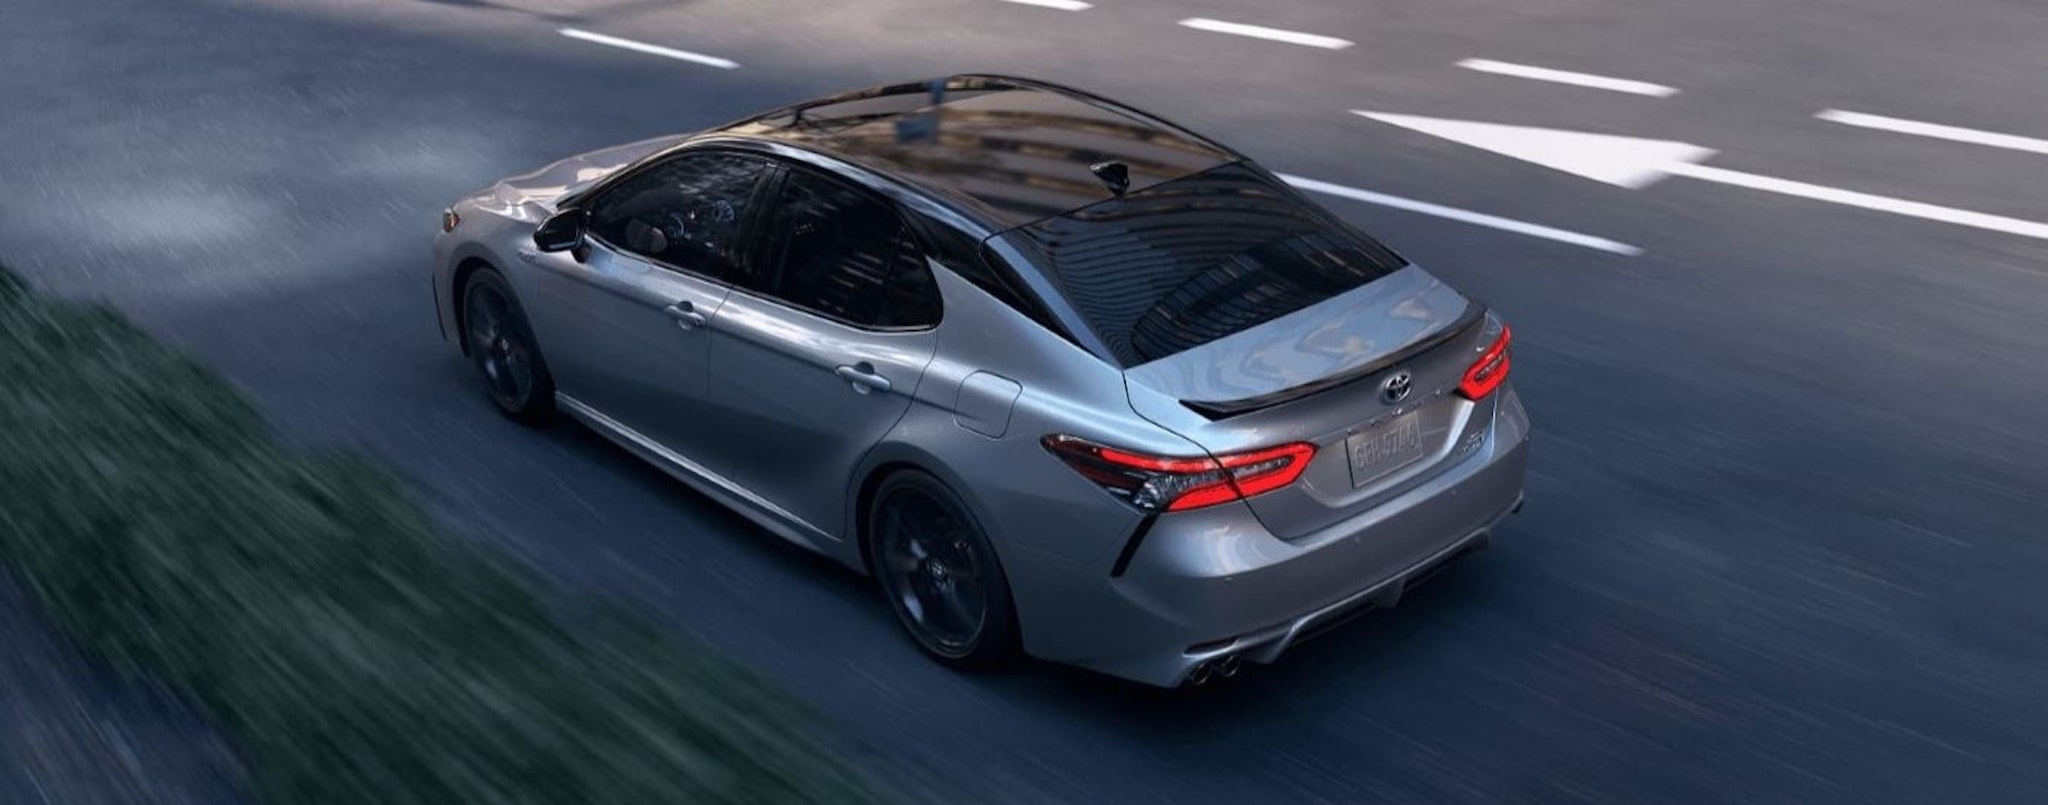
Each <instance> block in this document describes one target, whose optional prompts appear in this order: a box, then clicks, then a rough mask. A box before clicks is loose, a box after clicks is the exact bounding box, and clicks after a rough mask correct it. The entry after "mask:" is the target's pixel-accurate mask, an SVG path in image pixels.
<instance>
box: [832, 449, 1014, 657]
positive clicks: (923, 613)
mask: <svg viewBox="0 0 2048 805" xmlns="http://www.w3.org/2000/svg"><path fill="white" fill-rule="evenodd" d="M867 526H868V531H867V533H868V535H869V539H868V566H869V567H870V568H871V569H872V570H873V571H874V577H875V582H876V585H877V586H878V587H880V588H881V591H882V596H883V597H884V598H885V599H887V600H888V602H889V608H890V609H891V610H892V611H894V612H895V613H896V619H897V621H898V622H900V623H901V624H902V625H903V629H904V631H905V632H907V633H909V635H910V637H911V639H912V640H913V641H915V642H916V643H917V645H918V648H920V649H923V650H924V652H925V654H926V655H928V656H930V657H931V658H933V659H935V660H937V661H939V662H940V663H942V664H944V665H948V666H952V667H954V668H959V669H964V670H992V669H996V668H1001V667H1005V666H1008V665H1011V664H1013V663H1014V662H1015V661H1016V660H1017V658H1018V656H1020V654H1021V651H1020V647H1019V641H1018V629H1017V611H1016V607H1015V606H1013V605H1012V602H1011V598H1010V584H1009V580H1008V579H1007V578H1005V576H1004V575H1003V568H1002V563H1001V562H1000V561H998V560H997V558H996V552H995V547H994V546H993V545H991V544H990V543H989V541H988V537H987V535H985V534H984V533H983V532H982V530H981V527H980V526H979V525H978V524H976V523H975V520H974V516H973V515H972V514H971V513H970V512H969V511H968V510H967V506H966V505H965V504H963V503H961V502H960V498H959V497H958V496H956V495H954V494H953V493H952V491H951V490H949V489H947V488H946V486H945V484H942V483H940V482H939V480H938V479H936V478H933V477H932V476H930V475H927V474H925V473H922V472H916V471H909V470H906V471H902V472H897V473H895V474H894V475H891V476H889V477H888V478H887V479H886V480H884V481H882V485H881V486H880V487H878V488H877V489H876V490H875V495H874V498H873V500H872V502H871V503H870V504H869V506H868V511H867Z"/></svg>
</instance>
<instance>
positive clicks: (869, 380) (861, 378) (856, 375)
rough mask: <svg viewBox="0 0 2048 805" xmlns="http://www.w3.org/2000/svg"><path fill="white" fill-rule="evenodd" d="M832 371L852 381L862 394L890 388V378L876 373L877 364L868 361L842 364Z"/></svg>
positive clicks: (843, 378)
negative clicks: (847, 364)
mask: <svg viewBox="0 0 2048 805" xmlns="http://www.w3.org/2000/svg"><path fill="white" fill-rule="evenodd" d="M832 373H833V374H836V375H838V376H839V379H841V380H844V381H846V382H848V383H852V384H853V390H854V391H857V392H860V393H862V394H867V393H868V392H871V391H882V392H886V391H888V390H889V378H886V377H883V376H881V375H878V374H875V365H874V364H872V363H868V362H867V361H861V362H860V363H857V364H854V365H852V366H841V367H839V368H837V369H833V370H832Z"/></svg>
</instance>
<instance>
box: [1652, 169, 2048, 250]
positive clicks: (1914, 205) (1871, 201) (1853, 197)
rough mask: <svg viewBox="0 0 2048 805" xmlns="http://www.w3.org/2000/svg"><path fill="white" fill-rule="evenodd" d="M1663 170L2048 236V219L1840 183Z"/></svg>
mask: <svg viewBox="0 0 2048 805" xmlns="http://www.w3.org/2000/svg"><path fill="white" fill-rule="evenodd" d="M1664 170H1665V171H1666V172H1667V173H1670V174H1671V175H1673V176H1687V177H1691V178H1694V179H1704V180H1706V181H1709V182H1719V183H1721V184H1729V185H1735V186H1736V187H1747V188H1749V189H1751V190H1762V191H1765V192H1768V193H1782V194H1784V195H1788V196H1798V197H1800V198H1810V199H1813V200H1815V201H1827V202H1832V203H1835V204H1845V205H1848V206H1851V207H1860V208H1863V209H1866V210H1876V211H1878V212H1888V213H1892V214H1893V215H1905V216H1909V217H1913V218H1925V219H1927V220H1929V221H1940V222H1942V223H1947V224H1957V225H1960V226H1968V227H1975V228H1977V229H1988V230H1991V231H1993V232H2004V233H2006V234H2009V235H2019V236H2021V237H2029V238H2040V239H2044V240H2048V223H2042V222H2039V221H2027V220H2023V219H2019V218H2009V217H2006V216H2003V215H1990V214H1987V213H1981V212H1975V211H1972V210H1959V209H1956V208H1954V207H1943V206H1940V205H1937V204H1927V203H1923V202H1919V201H1907V200H1905V199H1902V198H1892V197H1890V196H1879V195H1873V194H1870V193H1858V192H1856V191H1854V190H1843V189H1841V188H1839V187H1826V186H1823V185H1817V184H1808V183H1806V182H1795V181H1792V180H1790V179H1779V178H1775V177H1771V176H1758V175H1756V174H1754V173H1743V172H1741V171H1732V170H1728V169H1726V168H1716V167H1711V166H1707V165H1695V164H1692V163H1690V162H1682V163H1678V164H1675V165H1671V166H1669V167H1666V168H1665V169H1664Z"/></svg>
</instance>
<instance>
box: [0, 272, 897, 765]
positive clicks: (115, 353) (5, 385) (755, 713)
mask: <svg viewBox="0 0 2048 805" xmlns="http://www.w3.org/2000/svg"><path fill="white" fill-rule="evenodd" d="M0 565H5V566H6V567H7V568H9V569H11V570H12V571H13V572H15V573H16V574H17V575H18V576H19V578H20V579H21V581H22V583H23V585H24V586H25V587H26V588H27V589H28V590H29V591H30V593H31V594H32V595H33V596H34V597H35V598H36V599H37V600H38V602H39V603H40V605H41V606H42V607H43V609H44V610H45V611H46V612H47V613H48V614H49V616H50V617H51V618H52V619H53V620H54V621H55V622H56V623H57V625H58V626H59V627H60V628H61V629H63V630H64V631H66V632H67V633H68V634H70V635H71V636H72V637H73V638H75V639H77V640H78V641H79V642H81V643H82V644H83V645H84V646H86V647H87V648H88V649H90V650H91V651H93V652H94V653H96V654H97V655H99V656H100V657H103V658H105V659H106V660H108V661H109V662H111V663H112V664H114V665H115V666H116V667H117V668H118V669H120V670H122V671H125V672H130V673H144V674H148V675H151V676H153V677H154V678H157V679H160V680H163V681H165V682H167V683H169V684H170V685H172V686H173V687H175V688H177V689H179V690H181V691H182V692H184V693H185V694H187V695H189V696H190V697H192V698H193V699H194V700H195V701H196V702H197V703H198V704H199V705H200V706H201V707H202V709H203V710H205V711H206V712H207V713H208V715H209V716H210V717H211V718H212V719H213V720H214V721H215V722H216V723H217V724H219V725H221V726H222V727H223V729H224V730H225V731H226V732H227V733H228V735H229V737H230V739H231V740H232V741H234V742H235V743H236V745H237V746H238V747H239V749H240V751H241V752H242V753H243V754H244V756H245V758H246V760H247V763H248V766H249V769H250V775H251V782H252V785H253V786H254V788H255V793H256V794H257V795H258V796H259V797H261V798H262V799H265V800H268V801H273V802H281V803H282V802H289V803H301V802H304V803H363V802H378V803H433V804H434V805H444V804H445V803H487V802H488V803H579V804H580V803H632V805H645V804H647V803H660V802H733V803H739V802H749V803H751V802H831V803H859V802H868V801H879V800H880V799H881V794H880V793H878V791H877V790H876V789H875V788H874V786H873V784H872V780H871V779H869V778H868V777H867V776H866V775H864V774H863V773H862V772H861V771H860V770H858V769H856V768H855V764H854V763H852V762H850V761H848V760H846V759H844V755H843V753H842V750H844V749H845V748H846V745H844V744H841V743H839V742H838V740H837V739H836V738H835V737H833V736H832V734H831V731H830V730H828V729H825V728H823V727H822V726H821V725H820V723H819V722H818V721H817V720H815V719H814V718H813V717H812V716H811V715H810V714H808V713H807V712H805V711H804V710H803V709H802V708H800V707H798V706H796V705H795V704H793V703H792V702H791V701H790V700H788V699H786V698H785V697H783V696H781V695H779V694H778V693H777V692H776V691H774V690H772V689H771V688H770V687H768V686H767V685H765V684H764V683H762V682H761V681H759V680H757V679H755V678H754V677H752V676H750V675H748V674H746V673H744V672H743V671H741V670H739V669H737V668H735V667H733V666H731V665H729V664H727V663H725V662H723V661H721V660H719V659H717V658H715V657H711V656H707V655H706V654H705V653H703V651H702V650H701V649H699V648H698V647H696V646H692V645H688V644H687V643H685V642H683V641H679V640H676V639H673V638H669V637H665V636H663V635H660V634H657V633H656V632H655V631H654V630H653V629H651V628H650V627H649V626H648V625H647V624H644V623H640V622H637V621H635V620H634V619H633V618H632V617H631V616H629V615H622V614H617V613H609V614H602V615H598V616H595V617H591V618H584V617H578V618H577V619H576V622H575V628H573V629H571V628H568V627H566V626H565V625H564V621H563V620H562V618H561V616H560V611H561V610H560V607H559V606H558V600H557V598H556V593H555V592H554V591H552V590H551V589H550V588H549V586H548V585H546V584H545V583H543V582H542V581H541V580H539V579H538V578H536V577H534V576H533V575H531V574H529V573H527V572H525V571H524V570H523V569H521V568H519V567H517V566H514V565H512V564H510V563H508V562H507V561H505V560H503V559H501V558H499V557H497V556H496V555H495V554H490V553H488V552H485V551H483V550H480V549H477V548H473V547H468V546H465V545H463V544H461V543H460V542H458V541H455V540H451V539H448V538H445V537H444V536H442V535H439V534H437V533H436V531H435V526H434V524H433V523H432V521H431V520H430V518H429V517H428V516H427V515H426V514H425V512H424V511H423V510H422V509H421V507H419V506H418V505H417V504H416V503H415V502H414V501H413V500H412V498H411V497H410V495H409V494H408V492H407V491H406V490H405V489H404V488H403V487H402V486H401V485H400V484H399V483H397V482H396V481H395V480H394V479H393V478H392V476H390V475H389V474H387V473H386V472H384V471H382V470H380V469H379V468H377V467H375V466H372V465H370V464H368V463H365V462H363V461H360V460H356V459H352V458H349V457H346V456H338V455H322V454H314V453H305V452H298V451H293V450H288V449H286V448H285V447H283V446H281V445H280V444H279V442H278V440H277V439H276V438H275V437H274V434H273V432H272V431H271V430H270V428H269V427H268V426H267V425H266V424H265V423H264V421H263V420H262V418H261V417H260V416H259V415H258V413H257V412H256V410H255V409H254V407H253V406H252V405H251V404H250V403H249V402H248V401H247V400H245V399H244V398H243V397H242V396H241V395H240V394H238V393H237V392H236V391H234V390H233V389H232V388H231V387H229V386H228V385H227V384H226V383H224V382H223V381H222V380H220V379H219V378H218V377H217V376H215V375H214V374H213V373H211V372H210V371H208V370H206V369H205V368H203V367H201V366H200V365H198V364H197V363H195V362H194V361H192V360H190V359H188V358H186V357H184V356H182V355H180V354H178V353H176V352H174V351H172V350H170V349H168V348H166V347H164V346H162V345H159V344H158V343H156V342H155V341H154V340H152V339H151V338H149V337H148V336H147V335H145V334H144V333H142V332H141V331H140V330H138V329H136V328H135V327H133V326H132V325H130V324H129V323H128V322H127V321H126V320H125V319H123V318H122V317H121V316H120V315H118V314H116V313H114V312H113V311H111V310H109V309H106V308H104V307H99V306H92V305H83V304H76V303H70V302H64V301H58V300H52V299H46V298H41V297H38V296H37V295H35V294H33V293H31V292H30V291H28V290H27V289H26V288H25V287H24V286H23V285H22V284H21V282H20V281H19V280H17V279H16V278H15V277H13V276H11V275H10V274H8V273H7V272H6V270H5V269H0Z"/></svg>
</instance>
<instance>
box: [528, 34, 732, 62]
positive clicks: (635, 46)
mask: <svg viewBox="0 0 2048 805" xmlns="http://www.w3.org/2000/svg"><path fill="white" fill-rule="evenodd" d="M559 33H560V34H561V35H563V36H566V37H569V38H570V39H581V40H583V41H585V42H595V43H597V44H600V45H610V46H612V47H615V48H624V49H626V50H631V51H637V52H640V53H648V54H652V55H655V56H666V57H668V58H671V59H676V60H678V61H686V62H690V63H692V64H701V65H704V66H706V67H716V68H719V69H721V70H737V69H739V66H740V63H739V62H736V61H733V60H731V59H721V58H719V57H717V56H706V55H704V54H702V53H691V52H689V51H687V50H677V49H675V48H667V47H662V46H660V45H650V44H647V43H646V42H635V41H633V40H631V39H620V38H619V37H616V36H606V35H604V34H595V33H591V32H589V31H583V30H578V29H575V28H563V29H561V30H560V31H559Z"/></svg>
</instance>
